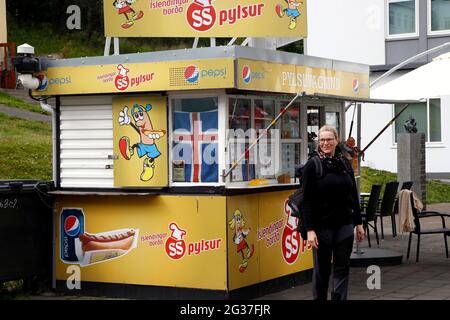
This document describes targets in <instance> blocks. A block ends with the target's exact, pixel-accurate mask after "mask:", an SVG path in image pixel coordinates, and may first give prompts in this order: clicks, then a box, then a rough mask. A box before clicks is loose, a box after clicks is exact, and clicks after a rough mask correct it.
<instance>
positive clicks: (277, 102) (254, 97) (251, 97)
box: [225, 94, 306, 189]
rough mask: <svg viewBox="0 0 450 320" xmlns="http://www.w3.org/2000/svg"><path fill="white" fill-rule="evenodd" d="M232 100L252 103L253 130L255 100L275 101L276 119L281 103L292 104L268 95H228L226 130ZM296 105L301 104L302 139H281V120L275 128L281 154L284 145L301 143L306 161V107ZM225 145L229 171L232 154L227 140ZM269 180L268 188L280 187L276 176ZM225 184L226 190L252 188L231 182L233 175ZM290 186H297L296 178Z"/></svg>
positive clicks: (301, 149) (300, 129)
mask: <svg viewBox="0 0 450 320" xmlns="http://www.w3.org/2000/svg"><path fill="white" fill-rule="evenodd" d="M230 99H249V100H250V102H251V108H250V112H251V120H250V121H251V122H250V127H251V128H253V129H254V122H255V117H254V113H255V100H272V101H274V104H275V117H276V116H277V115H278V114H279V113H280V110H281V103H283V102H284V103H289V102H290V100H289V99H286V98H283V97H274V96H270V95H268V96H265V95H261V96H259V95H245V94H227V95H226V98H225V100H226V108H225V109H226V115H227V116H226V119H227V120H226V129H229V127H228V125H229V123H228V115H229V108H230V105H229V101H230ZM296 103H298V104H299V108H300V110H299V116H300V123H299V126H300V128H299V133H300V137H299V138H295V139H282V138H281V121H282V120H281V119H280V121H278V122H277V123H276V125H275V128H276V129H279V130H280V139H279V143H280V149H279V152H280V153H281V152H282V144H283V143H299V144H300V152H301V154H300V158H301V159H302V160H304V159H303V158H304V156H303V150H304V148H305V146H304V145H305V142H304V136H305V133H306V129H305V127H304V119H305V118H304V116H305V115H304V112H303V110H304V105H303V103H302V102H301V101H297V102H296ZM305 114H306V113H305ZM254 139H256V137H253V136H252V140H253V141H254ZM251 142H252V141H251ZM225 145H226V147H227V149H226V154H225V157H226V158H225V161H226V162H225V167H226V168H227V169H228V168H229V165H230V163H228V162H229V157H230V154H229V150H228V140H227V139H226V141H225ZM280 158H281V157H280ZM280 168H281V167H280ZM255 170H257V169H256V168H255ZM277 174H279V173H277ZM267 180H268V181H269V185H268V186H274V185H279V183H278V181H277V177H276V175H275V177H274V178H267ZM225 184H226V188H231V189H232V188H243V187H245V188H252V187H249V185H248V181H231V174H230V175H228V176H227V177H226V181H225ZM289 184H292V185H295V184H297V182H295V177H291V182H290V183H289ZM287 185H288V184H287Z"/></svg>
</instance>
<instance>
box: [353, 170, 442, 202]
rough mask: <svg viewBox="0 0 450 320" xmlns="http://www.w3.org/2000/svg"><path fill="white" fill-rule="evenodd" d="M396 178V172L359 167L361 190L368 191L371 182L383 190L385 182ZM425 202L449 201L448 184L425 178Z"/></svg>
mask: <svg viewBox="0 0 450 320" xmlns="http://www.w3.org/2000/svg"><path fill="white" fill-rule="evenodd" d="M396 180H397V174H395V173H392V172H388V171H383V170H376V169H372V168H369V167H362V168H361V180H360V181H361V192H370V189H371V188H372V185H373V184H381V185H382V186H383V188H382V189H381V192H384V186H385V185H386V183H388V182H391V181H396ZM426 192H427V204H431V203H442V202H450V185H448V184H446V183H443V182H441V181H439V180H427V187H426Z"/></svg>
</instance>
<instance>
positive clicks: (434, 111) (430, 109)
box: [395, 99, 442, 142]
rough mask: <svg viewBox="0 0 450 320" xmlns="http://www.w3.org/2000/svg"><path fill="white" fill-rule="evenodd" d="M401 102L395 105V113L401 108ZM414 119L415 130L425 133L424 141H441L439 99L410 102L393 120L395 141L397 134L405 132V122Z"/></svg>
mask: <svg viewBox="0 0 450 320" xmlns="http://www.w3.org/2000/svg"><path fill="white" fill-rule="evenodd" d="M403 107H404V105H403V104H396V105H395V114H397V113H398V112H400V111H401V110H402V109H403ZM411 119H414V121H415V122H416V123H417V126H416V127H417V132H422V133H425V141H427V142H441V141H442V138H441V100H440V99H429V100H428V102H423V103H414V104H410V105H409V106H408V108H407V109H406V110H405V111H403V113H402V114H401V115H400V116H399V117H398V118H397V120H396V121H395V142H397V134H399V133H405V132H406V128H405V124H406V122H407V121H410V120H411Z"/></svg>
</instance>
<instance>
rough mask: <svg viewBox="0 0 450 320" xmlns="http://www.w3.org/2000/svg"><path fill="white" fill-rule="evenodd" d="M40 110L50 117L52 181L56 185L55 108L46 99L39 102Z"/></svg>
mask: <svg viewBox="0 0 450 320" xmlns="http://www.w3.org/2000/svg"><path fill="white" fill-rule="evenodd" d="M39 103H40V105H41V108H42V110H44V111H46V112H48V113H50V114H51V115H52V173H53V181H54V183H55V184H56V182H57V174H56V173H57V172H58V170H57V167H56V165H57V163H56V157H57V154H56V143H57V139H56V112H55V107H54V106H51V105H50V104H48V102H47V99H43V100H40V101H39Z"/></svg>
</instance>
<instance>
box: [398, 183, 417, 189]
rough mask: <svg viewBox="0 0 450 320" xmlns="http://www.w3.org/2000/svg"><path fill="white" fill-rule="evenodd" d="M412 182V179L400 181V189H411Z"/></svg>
mask: <svg viewBox="0 0 450 320" xmlns="http://www.w3.org/2000/svg"><path fill="white" fill-rule="evenodd" d="M413 183H414V182H412V181H405V182H403V183H402V187H401V188H400V190H404V189H406V190H411V187H412V185H413Z"/></svg>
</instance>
